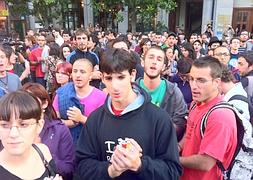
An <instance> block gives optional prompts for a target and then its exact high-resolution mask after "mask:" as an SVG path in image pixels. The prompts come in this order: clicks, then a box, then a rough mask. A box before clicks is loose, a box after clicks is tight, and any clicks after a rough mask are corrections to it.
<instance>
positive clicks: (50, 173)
mask: <svg viewBox="0 0 253 180" xmlns="http://www.w3.org/2000/svg"><path fill="white" fill-rule="evenodd" d="M32 146H33V148H34V149H35V150H36V151H37V153H38V154H39V156H40V158H41V160H42V162H43V164H44V166H45V168H46V170H47V171H48V173H49V176H55V175H56V174H55V172H54V170H53V168H52V167H51V166H50V164H49V163H48V162H47V160H46V159H45V157H44V155H43V153H42V152H41V150H40V148H39V147H38V146H37V145H36V144H32Z"/></svg>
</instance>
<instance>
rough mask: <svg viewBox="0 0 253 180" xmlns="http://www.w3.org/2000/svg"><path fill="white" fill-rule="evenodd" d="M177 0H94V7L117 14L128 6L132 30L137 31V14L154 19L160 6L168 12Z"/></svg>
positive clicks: (174, 6)
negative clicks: (97, 0)
mask: <svg viewBox="0 0 253 180" xmlns="http://www.w3.org/2000/svg"><path fill="white" fill-rule="evenodd" d="M175 1H176V0H120V1H119V0H102V1H99V2H96V1H93V7H94V9H95V10H98V11H100V12H107V13H114V14H117V13H118V12H119V11H120V10H122V8H123V7H124V6H128V13H129V20H130V24H131V27H132V32H136V21H137V15H140V17H141V19H146V20H147V19H149V20H152V19H153V18H154V17H156V15H157V11H158V8H161V9H164V10H166V11H167V12H168V11H171V10H174V9H175V8H176V7H177V5H176V2H175Z"/></svg>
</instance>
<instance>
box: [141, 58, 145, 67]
mask: <svg viewBox="0 0 253 180" xmlns="http://www.w3.org/2000/svg"><path fill="white" fill-rule="evenodd" d="M141 66H142V67H144V57H143V58H141Z"/></svg>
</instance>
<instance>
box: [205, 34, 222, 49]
mask: <svg viewBox="0 0 253 180" xmlns="http://www.w3.org/2000/svg"><path fill="white" fill-rule="evenodd" d="M214 43H219V44H220V46H221V45H222V42H221V41H220V40H219V39H218V37H217V36H213V37H211V39H210V41H209V44H208V46H210V47H211V46H212V44H214Z"/></svg>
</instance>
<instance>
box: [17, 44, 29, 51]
mask: <svg viewBox="0 0 253 180" xmlns="http://www.w3.org/2000/svg"><path fill="white" fill-rule="evenodd" d="M25 51H26V47H25V46H24V45H23V44H19V45H17V46H16V47H15V52H16V53H23V52H25Z"/></svg>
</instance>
